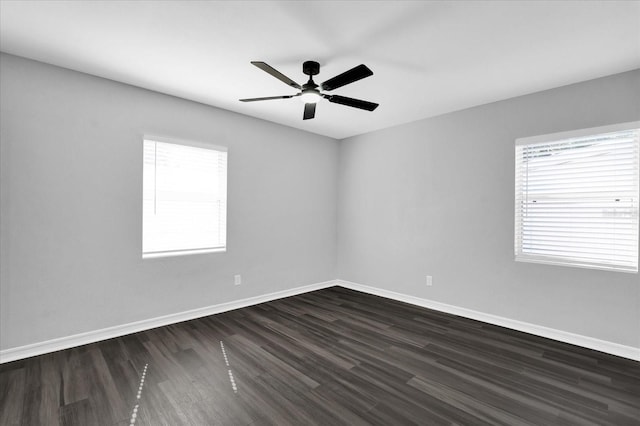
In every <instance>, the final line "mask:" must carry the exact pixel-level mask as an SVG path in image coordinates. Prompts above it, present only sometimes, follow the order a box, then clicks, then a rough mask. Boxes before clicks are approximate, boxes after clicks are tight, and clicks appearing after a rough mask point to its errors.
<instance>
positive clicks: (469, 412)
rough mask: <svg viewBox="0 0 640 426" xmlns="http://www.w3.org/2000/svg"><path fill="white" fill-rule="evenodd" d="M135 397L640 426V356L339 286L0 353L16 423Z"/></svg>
mask: <svg viewBox="0 0 640 426" xmlns="http://www.w3.org/2000/svg"><path fill="white" fill-rule="evenodd" d="M143 379H144V380H143ZM135 407H137V411H136V417H135V425H141V426H145V425H149V426H156V425H198V426H199V425H253V426H258V425H259V426H263V425H277V426H282V425H385V426H387V425H405V424H406V425H412V424H415V425H453V424H464V425H474V426H475V425H484V424H486V425H509V426H512V425H580V426H585V425H609V426H614V425H615V426H621V425H622V426H640V363H639V362H635V361H631V360H627V359H623V358H619V357H616V356H613V355H609V354H603V353H600V352H597V351H593V350H589V349H586V348H580V347H576V346H572V345H568V344H565V343H562V342H557V341H553V340H549V339H545V338H542V337H539V336H532V335H529V334H526V333H521V332H518V331H515V330H509V329H506V328H502V327H497V326H493V325H490V324H486V323H482V322H479V321H473V320H469V319H465V318H461V317H457V316H454V315H448V314H444V313H441V312H436V311H432V310H429V309H425V308H421V307H418V306H413V305H408V304H405V303H402V302H398V301H393V300H387V299H384V298H381V297H377V296H371V295H367V294H364V293H359V292H356V291H352V290H348V289H344V288H341V287H334V288H328V289H324V290H319V291H315V292H311V293H307V294H302V295H298V296H293V297H288V298H285V299H281V300H277V301H273V302H268V303H263V304H260V305H256V306H252V307H248V308H243V309H238V310H234V311H229V312H225V313H222V314H219V315H212V316H209V317H205V318H200V319H196V320H192V321H187V322H183V323H179V324H173V325H170V326H166V327H160V328H157V329H153V330H149V331H146V332H141V333H135V334H131V335H128V336H123V337H121V338H117V339H110V340H107V341H104V342H99V343H94V344H91V345H86V346H82V347H78V348H72V349H68V350H65V351H60V352H55V353H52V354H47V355H42V356H38V357H33V358H30V359H26V360H21V361H16V362H13V363H8V364H3V365H1V366H0V424H2V425H3V426H4V425H5V424H6V425H45V424H46V425H59V424H60V425H82V426H92V425H105V426H114V425H117V426H124V425H130V419H131V415H132V413H133V412H134V411H133V410H134V408H135Z"/></svg>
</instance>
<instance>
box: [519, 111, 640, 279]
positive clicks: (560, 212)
mask: <svg viewBox="0 0 640 426" xmlns="http://www.w3.org/2000/svg"><path fill="white" fill-rule="evenodd" d="M638 127H640V122H635V123H626V124H622V125H617V126H607V127H605V128H597V129H587V130H589V131H577V132H571V133H563V134H556V135H547V136H538V137H533V138H524V139H519V140H517V141H516V181H515V188H516V194H515V255H516V260H518V261H527V262H539V263H550V264H561V265H571V266H578V267H588V268H598V269H609V270H618V271H626V272H637V271H638V185H639V184H638V180H639V178H638V175H639V147H638V146H639V142H638V139H639V133H640V132H639V130H638ZM612 130H613V131H612Z"/></svg>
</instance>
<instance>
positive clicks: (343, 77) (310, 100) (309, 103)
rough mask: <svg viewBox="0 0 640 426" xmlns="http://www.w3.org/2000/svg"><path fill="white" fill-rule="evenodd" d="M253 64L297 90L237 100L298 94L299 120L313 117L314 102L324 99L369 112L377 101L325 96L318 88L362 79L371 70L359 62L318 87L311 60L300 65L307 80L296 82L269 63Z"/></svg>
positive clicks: (316, 71)
mask: <svg viewBox="0 0 640 426" xmlns="http://www.w3.org/2000/svg"><path fill="white" fill-rule="evenodd" d="M251 63H252V64H253V65H255V66H256V67H258V68H260V69H261V70H262V71H264V72H266V73H268V74H270V75H272V76H273V77H275V78H277V79H278V80H280V81H282V82H283V83H285V84H287V85H288V86H290V87H293V88H294V89H298V90H299V92H298V93H296V94H295V95H283V96H268V97H263V98H248V99H240V101H242V102H256V101H269V100H274V99H289V98H294V97H298V96H299V97H300V100H301V101H302V102H303V103H304V114H303V116H302V119H303V120H310V119H312V118H314V117H315V114H316V103H317V102H318V101H319V100H320V99H322V98H325V99H327V100H328V101H329V102H332V103H336V104H340V105H345V106H349V107H353V108H359V109H364V110H366V111H373V110H374V109H376V108H377V107H378V104H376V103H374V102H369V101H363V100H361V99H354V98H348V97H346V96H339V95H328V94H326V93H323V92H322V91H325V92H329V91H331V90H334V89H337V88H339V87H342V86H345V85H347V84H350V83H353V82H355V81H358V80H362V79H363V78H366V77H369V76H372V75H373V71H371V70H370V69H369V68H368V67H367V66H366V65H364V64H361V65H358V66H357V67H354V68H351V69H350V70H348V71H345V72H343V73H342V74H339V75H337V76H335V77H333V78H330V79H329V80H327V81H325V82H324V83H322V84H320V85H319V86H318V85H317V84H316V83H315V82H314V81H313V76H314V75H318V74H319V73H320V64H319V63H317V62H315V61H306V62H304V63H303V64H302V72H303V73H304V74H306V75H308V76H309V81H307V82H306V83H305V84H303V85H300V84H298V83H296V82H295V81H293V80H292V79H290V78H289V77H287V76H286V75H284V74H282V73H281V72H280V71H278V70H276V69H275V68H273V67H272V66H270V65H268V64H267V63H265V62H261V61H252V62H251Z"/></svg>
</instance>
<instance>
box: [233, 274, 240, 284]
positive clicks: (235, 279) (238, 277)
mask: <svg viewBox="0 0 640 426" xmlns="http://www.w3.org/2000/svg"><path fill="white" fill-rule="evenodd" d="M233 284H234V285H240V284H242V277H241V276H240V275H234V276H233Z"/></svg>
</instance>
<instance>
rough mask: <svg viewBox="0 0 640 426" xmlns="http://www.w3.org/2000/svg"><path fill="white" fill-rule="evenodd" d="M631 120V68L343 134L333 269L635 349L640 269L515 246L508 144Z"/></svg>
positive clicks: (637, 91) (639, 329) (638, 92)
mask: <svg viewBox="0 0 640 426" xmlns="http://www.w3.org/2000/svg"><path fill="white" fill-rule="evenodd" d="M635 120H640V71H638V70H636V71H632V72H628V73H623V74H618V75H614V76H611V77H606V78H602V79H597V80H592V81H588V82H585V83H580V84H575V85H571V86H566V87H562V88H559V89H554V90H549V91H545V92H540V93H536V94H532V95H528V96H523V97H519V98H515V99H510V100H506V101H503V102H497V103H493V104H489V105H483V106H479V107H476V108H471V109H468V110H464V111H459V112H455V113H451V114H447V115H443V116H440V117H435V118H431V119H426V120H422V121H419V122H414V123H411V124H406V125H402V126H398V127H394V128H390V129H386V130H382V131H377V132H374V133H370V134H366V135H362V136H358V137H353V138H350V139H346V140H344V141H343V142H342V145H341V148H340V160H339V161H340V166H339V180H338V184H339V200H338V206H339V210H338V277H339V278H341V279H344V280H348V281H353V282H356V283H360V284H365V285H370V286H373V287H378V288H383V289H387V290H392V291H396V292H399V293H405V294H408V295H412V296H417V297H422V298H425V299H430V300H434V301H439V302H443V303H448V304H451V305H455V306H459V307H464V308H468V309H473V310H477V311H480V312H484V313H488V314H494V315H499V316H503V317H507V318H510V319H515V320H520V321H525V322H529V323H533V324H537V325H542V326H546V327H551V328H555V329H559V330H563V331H568V332H572V333H577V334H582V335H586V336H590V337H594V338H598V339H603V340H608V341H611V342H616V343H620V344H623V345H629V346H635V347H639V346H640V277H639V275H638V274H627V273H619V272H617V273H616V272H606V271H598V270H587V269H578V268H568V267H559V266H546V265H538V264H527V263H516V262H515V261H514V254H513V227H514V218H513V216H514V157H515V153H514V140H515V139H516V138H519V137H524V136H533V135H539V134H546V133H552V132H559V131H565V130H573V129H580V128H587V127H595V126H600V125H606V124H613V123H620V122H627V121H635ZM426 275H432V276H433V283H434V285H433V287H426V286H425V276H426Z"/></svg>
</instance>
